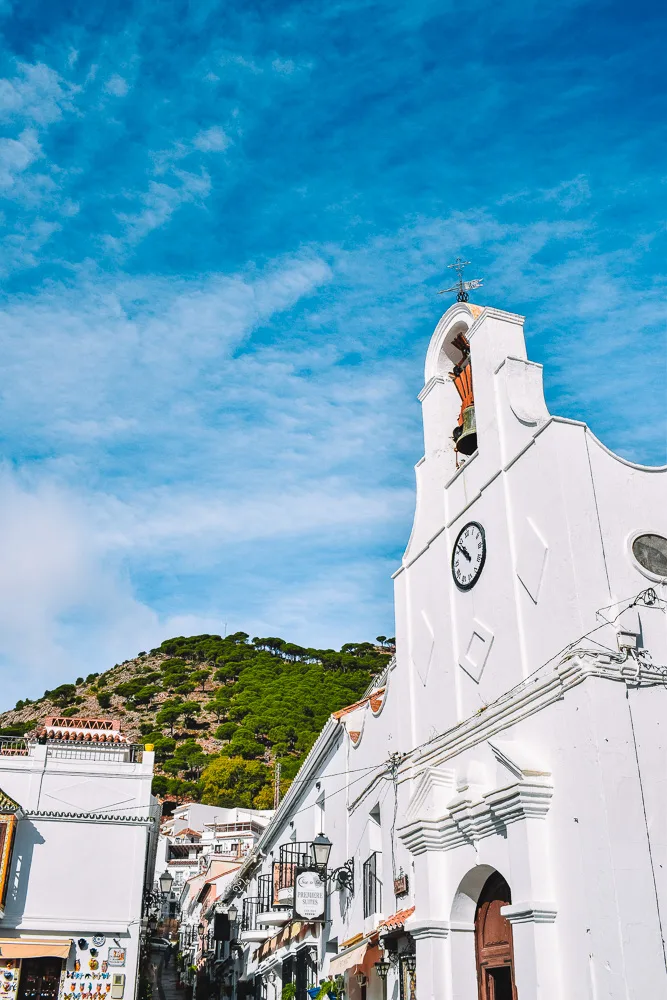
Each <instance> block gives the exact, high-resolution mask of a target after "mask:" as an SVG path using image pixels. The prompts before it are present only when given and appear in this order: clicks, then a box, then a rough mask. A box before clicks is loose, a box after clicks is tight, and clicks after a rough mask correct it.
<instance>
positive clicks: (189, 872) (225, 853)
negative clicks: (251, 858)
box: [155, 802, 273, 919]
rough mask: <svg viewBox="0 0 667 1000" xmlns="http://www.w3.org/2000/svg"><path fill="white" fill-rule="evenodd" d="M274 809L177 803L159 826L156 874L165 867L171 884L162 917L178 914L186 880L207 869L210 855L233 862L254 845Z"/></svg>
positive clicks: (237, 860)
mask: <svg viewBox="0 0 667 1000" xmlns="http://www.w3.org/2000/svg"><path fill="white" fill-rule="evenodd" d="M272 816H273V812H272V811H271V810H267V809H243V808H237V809H225V808H222V807H221V806H207V805H202V804H201V803H200V802H186V803H183V804H182V805H179V806H177V807H176V809H175V810H174V812H173V813H172V815H171V816H169V817H166V818H165V819H164V820H163V821H162V824H161V827H160V837H159V841H158V851H157V860H156V866H155V876H156V879H159V877H160V875H161V874H162V872H164V871H165V870H168V871H169V873H170V875H171V877H172V880H173V881H172V887H171V892H170V893H169V895H168V896H167V897H166V898H165V899H164V903H163V909H162V917H163V919H170V918H176V917H180V906H181V894H182V890H183V888H184V886H185V884H186V882H187V881H188V879H190V878H192V877H193V876H195V875H198V874H199V873H200V872H202V871H204V870H206V868H207V866H208V863H209V861H210V860H211V859H213V858H215V859H216V860H220V861H225V862H227V863H228V864H229V865H231V866H232V867H234V866H236V865H237V864H238V863H240V861H241V860H242V859H243V858H244V857H245V856H246V854H248V852H249V851H250V850H252V848H253V847H254V845H255V843H256V842H257V840H258V838H259V836H260V834H261V833H263V831H264V829H265V828H266V826H267V824H268V823H269V820H270V819H271V817H272Z"/></svg>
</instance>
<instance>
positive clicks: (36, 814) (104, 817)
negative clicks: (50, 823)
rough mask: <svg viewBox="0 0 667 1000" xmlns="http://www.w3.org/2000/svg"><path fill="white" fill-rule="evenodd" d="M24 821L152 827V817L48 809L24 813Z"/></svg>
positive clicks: (153, 823) (153, 820)
mask: <svg viewBox="0 0 667 1000" xmlns="http://www.w3.org/2000/svg"><path fill="white" fill-rule="evenodd" d="M23 815H24V819H37V820H55V821H57V822H74V823H117V824H119V825H121V826H154V825H155V822H156V820H155V817H154V816H114V815H113V814H112V813H87V812H56V811H53V810H50V809H34V810H29V811H26V812H25V813H24V814H23Z"/></svg>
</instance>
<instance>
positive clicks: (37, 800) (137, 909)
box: [0, 744, 159, 998]
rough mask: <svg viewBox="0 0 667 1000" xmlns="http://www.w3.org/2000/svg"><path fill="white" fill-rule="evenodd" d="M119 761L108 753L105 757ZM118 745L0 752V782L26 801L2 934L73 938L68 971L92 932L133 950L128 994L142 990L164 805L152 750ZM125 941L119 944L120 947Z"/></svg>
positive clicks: (83, 959) (127, 972)
mask: <svg viewBox="0 0 667 1000" xmlns="http://www.w3.org/2000/svg"><path fill="white" fill-rule="evenodd" d="M104 757H107V758H111V759H100V758H104ZM113 758H114V755H113V753H110V752H106V753H105V752H103V751H101V752H100V751H97V752H96V751H94V750H91V751H88V750H85V749H81V750H71V749H69V748H68V749H67V750H63V749H62V748H57V747H55V746H54V745H48V746H47V745H35V744H32V745H31V747H30V754H29V755H28V756H15V757H10V756H8V757H6V756H4V755H0V788H2V789H3V791H5V792H6V793H7V794H8V795H10V796H11V797H12V798H13V799H14V800H16V801H17V802H18V803H19V805H20V806H21V810H22V811H21V814H20V818H19V822H18V827H17V833H16V840H15V845H14V850H13V855H12V869H11V872H10V881H9V888H8V894H7V901H6V905H5V913H4V917H3V918H2V919H1V920H0V935H2V936H5V937H12V936H19V937H30V936H32V935H38V936H41V937H44V936H45V935H47V936H48V935H50V934H53V935H55V936H57V937H71V938H72V939H73V940H74V942H75V946H74V948H73V950H72V952H71V953H70V957H69V959H68V964H67V968H68V969H69V970H72V969H73V963H74V961H75V959H76V958H79V959H80V961H81V964H82V970H83V971H86V969H87V962H88V960H89V952H88V950H87V949H84V950H83V951H81V950H80V949H79V948H78V945H76V942H77V941H78V939H79V938H84V939H86V940H87V942H88V944H89V945H90V944H91V942H92V936H93V935H103V936H105V937H106V942H105V945H104V946H102V947H101V948H99V949H98V950H99V952H100V954H99V956H98V959H99V961H100V962H101V961H103V960H104V959H105V958H106V953H107V949H108V948H110V947H111V948H113V947H122V948H126V949H127V954H126V964H125V966H124V967H122V968H116V969H115V970H114V969H110V970H109V971H110V972H112V971H116V972H119V973H124V974H125V976H126V984H125V997H126V998H127V997H130V998H131V997H133V996H134V993H135V988H136V974H137V963H138V956H139V939H140V930H141V918H142V896H143V891H144V879H145V877H146V876H147V877H148V884H149V885H152V871H148V872H147V868H150V867H151V865H152V864H153V863H154V841H155V840H156V838H157V822H158V818H159V805H158V803H157V802H156V800H155V799H154V798H153V796H152V795H151V790H150V789H151V780H152V775H153V754H152V753H149V752H144V753H143V759H142V760H137V761H135V762H130V761H129V760H123V759H122V757H121V758H118V759H113ZM115 941H117V942H118V945H116V944H115Z"/></svg>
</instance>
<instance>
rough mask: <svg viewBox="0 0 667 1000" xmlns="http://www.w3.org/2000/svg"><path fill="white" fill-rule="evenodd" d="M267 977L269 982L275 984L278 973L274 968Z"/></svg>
mask: <svg viewBox="0 0 667 1000" xmlns="http://www.w3.org/2000/svg"><path fill="white" fill-rule="evenodd" d="M266 978H267V979H268V980H269V982H270V983H271V985H273V984H274V983H275V981H276V974H275V972H274V971H273V969H271V971H270V972H269V974H268V975H267V977H266Z"/></svg>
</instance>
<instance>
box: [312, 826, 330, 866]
mask: <svg viewBox="0 0 667 1000" xmlns="http://www.w3.org/2000/svg"><path fill="white" fill-rule="evenodd" d="M331 847H332V844H331V841H330V840H329V838H328V837H327V836H326V834H324V833H319V834H318V835H317V837H315V839H314V840H313V842H312V844H311V850H312V852H313V861H314V863H315V867H316V868H326V867H327V865H328V864H329V855H330V854H331Z"/></svg>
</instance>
